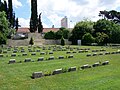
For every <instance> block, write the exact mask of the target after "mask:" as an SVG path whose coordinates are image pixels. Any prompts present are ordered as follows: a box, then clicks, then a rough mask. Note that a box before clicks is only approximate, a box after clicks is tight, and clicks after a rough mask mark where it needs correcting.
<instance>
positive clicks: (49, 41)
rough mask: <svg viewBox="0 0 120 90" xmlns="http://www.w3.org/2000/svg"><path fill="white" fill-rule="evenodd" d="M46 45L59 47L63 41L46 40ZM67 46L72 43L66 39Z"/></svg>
mask: <svg viewBox="0 0 120 90" xmlns="http://www.w3.org/2000/svg"><path fill="white" fill-rule="evenodd" d="M44 44H45V45H54V44H57V45H60V44H61V40H45V43H44ZM65 44H66V45H70V44H71V42H70V41H68V39H65Z"/></svg>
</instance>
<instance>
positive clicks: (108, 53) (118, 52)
mask: <svg viewBox="0 0 120 90" xmlns="http://www.w3.org/2000/svg"><path fill="white" fill-rule="evenodd" d="M110 54H120V51H113V52H104V53H103V52H100V53H99V54H98V53H93V54H91V53H89V54H87V55H86V56H87V57H90V56H98V55H110Z"/></svg>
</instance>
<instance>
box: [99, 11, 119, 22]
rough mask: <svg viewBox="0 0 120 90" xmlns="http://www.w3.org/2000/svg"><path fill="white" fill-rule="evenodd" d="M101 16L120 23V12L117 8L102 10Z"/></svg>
mask: <svg viewBox="0 0 120 90" xmlns="http://www.w3.org/2000/svg"><path fill="white" fill-rule="evenodd" d="M99 16H102V17H104V19H108V20H111V21H114V22H115V23H120V12H117V11H115V10H111V11H106V10H104V11H100V13H99Z"/></svg>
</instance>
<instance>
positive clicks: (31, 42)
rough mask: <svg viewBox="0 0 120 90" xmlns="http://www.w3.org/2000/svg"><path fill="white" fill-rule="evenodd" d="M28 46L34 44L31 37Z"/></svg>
mask: <svg viewBox="0 0 120 90" xmlns="http://www.w3.org/2000/svg"><path fill="white" fill-rule="evenodd" d="M29 44H30V45H31V46H32V45H33V44H34V41H33V38H32V37H31V38H30V42H29Z"/></svg>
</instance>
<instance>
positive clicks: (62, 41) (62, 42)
mask: <svg viewBox="0 0 120 90" xmlns="http://www.w3.org/2000/svg"><path fill="white" fill-rule="evenodd" d="M61 45H62V46H64V45H65V40H64V38H63V36H62V37H61Z"/></svg>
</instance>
